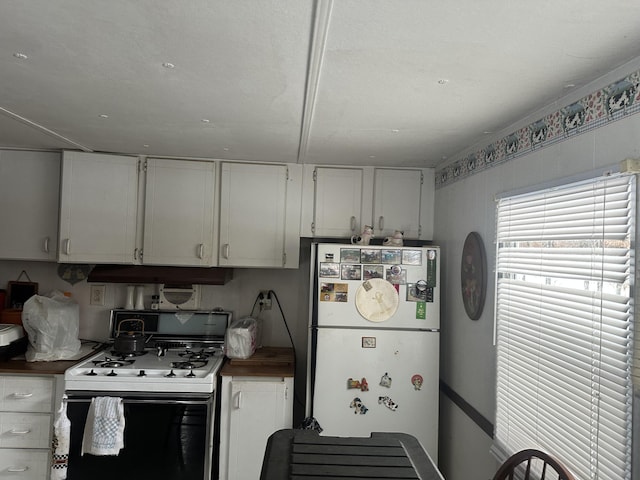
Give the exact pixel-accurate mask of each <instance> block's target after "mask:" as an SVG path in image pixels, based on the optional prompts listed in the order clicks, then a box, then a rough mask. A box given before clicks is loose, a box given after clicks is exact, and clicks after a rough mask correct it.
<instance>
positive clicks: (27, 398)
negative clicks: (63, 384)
mask: <svg viewBox="0 0 640 480" xmlns="http://www.w3.org/2000/svg"><path fill="white" fill-rule="evenodd" d="M55 392H56V379H55V377H54V376H53V375H50V376H37V375H8V374H6V375H0V479H3V478H11V479H19V480H47V479H48V478H49V472H50V469H51V433H52V424H53V412H54V400H55V398H56V393H55Z"/></svg>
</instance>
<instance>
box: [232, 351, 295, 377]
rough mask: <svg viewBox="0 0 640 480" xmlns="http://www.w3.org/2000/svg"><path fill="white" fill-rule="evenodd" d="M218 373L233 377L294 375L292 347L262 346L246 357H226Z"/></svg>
mask: <svg viewBox="0 0 640 480" xmlns="http://www.w3.org/2000/svg"><path fill="white" fill-rule="evenodd" d="M220 375H222V376H233V377H236V376H237V377H293V376H294V375H295V360H294V357H293V349H292V348H286V347H262V348H259V349H258V350H256V352H255V353H254V354H253V355H252V356H251V357H249V358H247V359H240V358H231V359H229V358H228V359H227V360H226V361H225V364H224V366H223V367H222V370H221V371H220Z"/></svg>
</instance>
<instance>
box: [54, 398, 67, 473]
mask: <svg viewBox="0 0 640 480" xmlns="http://www.w3.org/2000/svg"><path fill="white" fill-rule="evenodd" d="M70 433H71V422H70V421H69V418H68V417H67V396H66V395H64V396H63V397H62V403H61V404H60V409H59V410H58V414H57V415H56V419H55V420H54V422H53V441H52V445H51V480H65V479H66V478H67V465H68V462H69V441H70Z"/></svg>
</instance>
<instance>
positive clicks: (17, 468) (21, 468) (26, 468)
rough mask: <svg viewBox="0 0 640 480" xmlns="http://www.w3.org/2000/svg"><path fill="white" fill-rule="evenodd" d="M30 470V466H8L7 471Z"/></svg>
mask: <svg viewBox="0 0 640 480" xmlns="http://www.w3.org/2000/svg"><path fill="white" fill-rule="evenodd" d="M27 470H29V467H26V466H25V467H9V468H7V472H12V473H18V472H26V471H27Z"/></svg>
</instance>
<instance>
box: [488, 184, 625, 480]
mask: <svg viewBox="0 0 640 480" xmlns="http://www.w3.org/2000/svg"><path fill="white" fill-rule="evenodd" d="M634 225H635V177H634V176H632V175H629V176H622V175H619V176H610V177H605V178H600V179H596V180H590V181H586V182H579V183H574V184H570V185H566V186H562V187H557V188H552V189H548V190H544V191H540V192H535V193H530V194H525V195H518V196H514V197H509V198H503V199H501V200H499V201H498V209H497V260H496V281H497V286H496V295H497V298H496V351H497V394H496V395H497V398H496V425H495V444H494V448H496V449H497V451H498V452H499V455H500V456H506V455H510V454H511V453H514V452H516V451H518V450H521V449H524V448H539V449H541V450H545V451H547V452H549V453H552V454H553V455H555V456H557V457H558V458H560V459H561V461H562V462H563V463H565V464H566V465H567V466H568V467H569V468H570V469H571V470H572V471H573V473H574V474H575V475H576V478H577V479H580V480H596V479H600V480H605V479H606V480H610V479H629V478H630V475H631V473H630V469H631V401H632V386H631V363H632V350H633V346H632V335H631V332H632V326H633V315H632V292H631V285H632V280H633V276H632V274H633V250H632V242H633V239H634V237H633V236H634V231H633V229H634Z"/></svg>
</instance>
